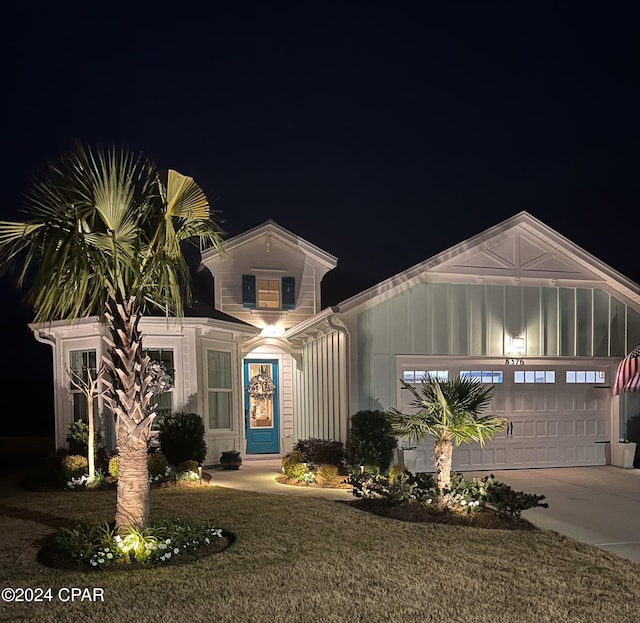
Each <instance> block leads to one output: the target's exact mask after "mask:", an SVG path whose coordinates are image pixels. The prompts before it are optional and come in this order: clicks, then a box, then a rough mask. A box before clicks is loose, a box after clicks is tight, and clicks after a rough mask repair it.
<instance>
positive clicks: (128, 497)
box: [0, 146, 221, 529]
mask: <svg viewBox="0 0 640 623" xmlns="http://www.w3.org/2000/svg"><path fill="white" fill-rule="evenodd" d="M26 207H27V213H28V215H29V220H26V221H24V222H6V221H5V222H0V268H3V269H6V268H8V267H16V268H17V269H18V275H17V281H18V286H19V287H23V286H25V285H27V286H28V288H27V289H28V291H29V295H30V296H29V298H30V302H31V303H32V305H33V307H34V309H35V320H36V322H46V321H50V320H61V319H67V320H73V319H75V318H81V317H87V316H91V315H95V314H98V315H99V316H100V317H101V318H102V319H104V321H105V322H106V324H107V327H108V329H109V333H110V335H111V338H110V339H108V338H105V342H106V343H107V346H108V351H107V352H108V356H106V357H103V362H104V365H105V366H106V368H107V374H106V375H105V378H104V379H103V383H104V385H105V386H106V389H105V391H104V394H103V395H104V400H105V401H106V403H107V405H108V406H109V408H110V409H111V411H112V413H113V414H114V416H115V420H116V442H117V448H118V454H119V477H118V493H117V502H116V517H115V521H116V529H121V528H124V527H126V526H134V527H137V528H140V529H141V528H144V527H145V526H146V524H147V520H148V513H149V483H148V474H147V441H148V438H149V432H150V430H151V424H152V422H153V419H154V417H155V413H154V409H153V405H152V402H151V398H152V396H153V391H152V389H151V381H152V379H151V376H150V374H148V372H147V366H148V364H149V358H148V357H146V356H144V355H143V347H142V334H141V332H140V330H139V328H138V325H139V322H140V319H141V318H142V316H143V314H144V313H145V311H148V310H149V309H156V310H161V311H163V312H164V313H165V314H167V315H171V316H179V315H181V314H182V313H183V309H184V308H183V306H184V304H185V303H187V302H188V301H189V298H190V288H189V283H190V275H189V269H188V266H187V264H186V262H185V259H184V257H183V255H182V249H181V245H183V244H186V243H189V242H191V241H196V242H197V243H199V244H200V247H201V248H202V247H203V246H204V245H207V244H211V245H214V246H216V247H217V248H218V249H219V250H221V231H220V229H219V226H218V225H217V223H216V222H215V221H214V220H213V219H212V217H211V214H210V208H209V203H208V202H207V199H206V197H205V195H204V193H203V192H202V189H201V188H200V187H199V186H198V185H197V184H196V183H195V182H194V180H193V179H191V178H189V177H185V176H184V175H181V174H179V173H177V172H175V171H171V170H170V171H168V172H160V171H158V170H157V169H156V168H155V166H153V165H152V164H151V163H150V162H147V161H145V160H143V159H141V158H137V157H134V156H132V155H131V154H129V153H127V152H123V151H118V150H116V149H113V148H112V149H109V150H106V151H105V150H97V151H91V150H88V149H84V148H83V147H81V146H78V147H77V148H75V149H74V150H72V151H71V152H70V153H69V154H68V155H66V156H64V157H63V158H62V159H61V161H60V162H59V163H57V164H56V165H54V166H51V167H50V169H49V174H48V177H47V178H45V179H44V180H43V181H36V182H35V184H34V185H33V188H32V189H31V191H30V193H29V195H28V196H27V201H26Z"/></svg>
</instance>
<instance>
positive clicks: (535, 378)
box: [513, 370, 556, 384]
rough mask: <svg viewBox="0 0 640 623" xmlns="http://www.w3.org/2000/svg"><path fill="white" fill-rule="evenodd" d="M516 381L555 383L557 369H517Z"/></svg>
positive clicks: (514, 378)
mask: <svg viewBox="0 0 640 623" xmlns="http://www.w3.org/2000/svg"><path fill="white" fill-rule="evenodd" d="M513 382H514V383H525V384H526V383H548V384H549V383H555V382H556V372H555V370H516V371H515V372H514V373H513Z"/></svg>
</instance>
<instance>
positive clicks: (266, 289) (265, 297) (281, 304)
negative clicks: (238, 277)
mask: <svg viewBox="0 0 640 623" xmlns="http://www.w3.org/2000/svg"><path fill="white" fill-rule="evenodd" d="M242 306H243V307H244V308H245V309H287V310H289V309H295V307H296V282H295V278H294V277H282V278H280V277H277V278H273V277H260V278H258V279H256V277H255V276H254V275H242Z"/></svg>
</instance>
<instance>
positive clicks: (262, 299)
mask: <svg viewBox="0 0 640 623" xmlns="http://www.w3.org/2000/svg"><path fill="white" fill-rule="evenodd" d="M224 248H225V253H224V255H220V254H218V253H215V252H213V251H209V252H205V253H204V254H203V257H202V265H201V271H200V272H201V274H200V277H201V278H204V279H207V278H210V279H212V280H213V286H212V287H211V294H212V297H213V300H208V301H199V302H198V303H197V304H196V305H194V308H193V309H192V310H190V312H189V317H185V318H181V319H165V318H150V317H146V318H144V319H143V320H142V323H141V326H142V329H143V332H144V335H145V337H144V346H145V349H147V351H148V353H149V355H150V356H151V357H152V358H153V359H158V360H162V361H163V362H165V364H166V365H167V367H168V368H170V369H171V370H172V371H174V373H175V384H174V387H173V388H172V390H171V391H170V392H166V393H165V394H162V395H160V396H159V397H158V403H159V407H160V412H161V413H163V412H170V411H192V412H196V413H199V414H201V416H202V417H203V420H204V424H205V429H206V441H207V447H208V453H207V459H206V462H207V464H214V463H216V462H217V460H218V457H219V454H220V451H221V450H224V449H230V448H236V449H239V450H241V451H242V452H243V453H244V454H246V455H279V454H282V453H284V452H286V451H287V450H289V449H290V448H291V445H292V444H293V443H294V442H295V440H297V439H304V438H309V437H318V438H324V439H333V440H339V441H343V442H346V440H347V436H348V422H349V417H350V416H351V415H352V414H353V413H355V412H357V411H359V410H362V409H387V408H389V407H397V408H399V409H406V408H408V404H407V400H408V396H407V394H408V392H407V390H404V389H402V385H401V383H400V380H399V379H403V380H404V381H405V382H407V383H420V381H421V380H422V379H423V378H425V376H426V375H435V376H437V377H438V378H442V379H447V378H453V377H455V376H457V375H461V376H467V377H470V378H473V379H477V380H478V381H479V382H482V383H487V384H489V383H490V384H492V385H493V386H494V387H495V393H494V399H493V403H492V405H491V408H492V411H493V412H494V413H496V414H498V415H503V416H504V417H506V418H507V419H508V421H509V426H508V428H507V430H506V431H505V432H504V433H503V434H501V435H500V436H498V437H497V438H495V439H494V440H493V441H492V442H489V443H487V444H486V445H485V446H484V447H482V448H481V447H479V446H478V445H476V444H473V445H470V446H461V447H460V448H458V449H457V450H456V452H455V453H454V461H455V465H454V467H455V468H456V469H458V470H462V471H464V470H490V469H507V468H514V469H517V468H531V467H561V466H579V465H602V464H604V463H605V461H606V456H605V455H606V453H605V450H606V449H607V448H609V447H611V449H612V450H613V462H614V464H615V463H616V461H617V458H616V457H617V456H618V451H619V450H620V448H619V447H618V445H619V444H618V442H619V440H620V439H621V438H623V437H625V436H626V432H625V425H626V421H627V420H628V418H629V417H631V416H632V415H635V414H638V413H640V400H639V396H638V394H633V395H631V394H627V395H623V396H613V395H612V391H611V388H612V386H613V381H614V376H615V371H616V368H617V365H618V363H619V362H620V360H621V359H622V358H623V357H624V356H625V355H626V354H627V353H628V352H629V351H630V350H631V349H632V348H634V347H635V346H636V345H637V344H639V343H640V286H638V285H637V284H635V283H633V282H631V281H630V280H629V279H627V278H626V277H624V276H623V275H621V274H619V273H617V272H616V271H614V270H613V269H611V268H610V267H608V266H606V265H605V264H603V263H602V262H600V261H599V260H597V259H596V258H595V257H593V256H591V255H590V254H588V253H587V252H586V251H584V250H583V249H581V248H579V247H578V246H577V245H575V244H573V243H572V242H571V241H569V240H567V239H566V238H564V237H563V236H561V235H560V234H558V233H557V232H555V231H554V230H552V229H551V228H549V227H547V226H546V225H544V224H543V223H541V222H540V221H538V220H537V219H535V218H534V217H532V216H531V215H529V214H527V213H526V212H522V213H519V214H517V215H515V216H514V217H512V218H510V219H508V220H506V221H504V222H502V223H500V224H498V225H496V226H495V227H492V228H490V229H489V230H487V231H485V232H483V233H481V234H479V235H477V236H474V237H473V238H471V239H469V240H466V241H464V242H462V243H460V244H459V245H456V246H455V247H453V248H451V249H449V250H447V251H445V252H444V253H441V254H439V255H437V256H435V257H432V258H430V259H428V260H425V261H424V262H422V263H420V264H418V265H416V266H414V267H412V268H409V269H408V270H406V271H404V272H403V273H400V274H398V275H396V276H394V277H391V278H390V279H387V280H386V281H384V282H382V283H380V284H378V285H376V286H374V287H373V288H370V289H369V290H367V291H365V292H363V293H361V294H358V295H356V296H354V297H352V298H350V299H348V300H346V301H344V302H342V303H340V304H339V305H337V306H335V307H331V308H327V309H324V310H322V308H321V302H320V284H321V281H322V278H323V276H324V275H325V274H326V273H327V272H328V271H329V270H332V269H333V268H334V267H335V266H336V264H337V260H336V258H334V257H333V256H331V255H330V254H328V253H326V252H324V251H322V250H321V249H319V248H317V247H315V246H314V245H313V244H311V243H309V242H307V241H305V240H303V239H301V238H300V237H298V236H296V235H295V234H293V233H292V232H289V231H288V230H286V229H284V228H282V227H280V226H279V225H277V224H276V223H274V222H273V221H267V222H266V223H264V224H263V225H261V226H259V227H256V228H254V229H252V230H250V231H248V232H246V233H244V234H241V235H240V236H236V237H234V238H231V239H229V240H227V241H226V242H225V244H224ZM32 329H33V331H34V333H35V335H36V337H37V339H40V340H41V341H45V342H46V343H49V344H50V345H51V346H52V347H53V357H54V384H55V413H56V446H58V447H60V446H63V445H64V443H65V436H66V430H67V426H68V424H69V423H70V422H71V421H73V419H74V418H76V419H77V418H81V417H83V416H86V404H85V403H83V400H82V398H83V396H82V395H81V394H78V393H75V392H74V391H73V390H72V388H71V386H70V384H69V379H68V374H67V372H66V369H67V368H71V369H74V370H80V369H82V368H83V367H84V368H89V369H91V368H92V367H93V366H95V364H96V361H99V359H100V356H101V354H102V353H103V352H104V348H105V346H104V344H103V342H102V339H101V336H102V334H103V333H104V327H103V326H102V325H101V324H100V323H99V322H98V321H97V319H95V318H90V319H85V320H82V321H80V322H77V323H72V324H68V323H67V324H63V323H58V324H56V323H53V324H50V325H47V326H46V327H43V326H35V325H34V326H32ZM265 378H267V379H270V381H271V383H272V385H271V383H270V390H269V392H268V396H267V398H266V399H264V398H261V397H260V396H259V395H258V394H255V391H256V388H257V389H258V390H260V389H261V385H260V379H265ZM98 411H99V412H100V413H103V411H104V406H103V405H102V404H101V401H100V399H98ZM101 417H102V420H105V421H103V422H102V425H103V430H104V431H105V438H107V439H111V441H112V431H111V428H112V423H110V422H109V421H108V420H109V417H106V416H104V415H102V416H101ZM609 444H611V446H609ZM430 455H431V447H430V444H428V443H427V444H423V445H421V446H418V447H416V448H412V449H410V450H406V451H405V452H404V460H405V462H406V463H407V466H408V467H409V468H410V469H412V470H413V471H426V470H428V469H430V468H431V458H430Z"/></svg>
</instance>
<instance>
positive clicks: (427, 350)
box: [353, 283, 640, 409]
mask: <svg viewBox="0 0 640 623" xmlns="http://www.w3.org/2000/svg"><path fill="white" fill-rule="evenodd" d="M356 326H357V329H356V332H357V333H356V335H357V345H358V352H357V353H356V354H355V357H356V360H357V376H356V378H355V379H354V381H355V382H356V383H357V394H356V395H355V397H354V400H356V404H354V405H353V408H354V409H378V408H387V407H389V406H391V405H392V403H393V402H394V401H395V387H396V384H397V379H395V355H397V354H412V353H415V354H425V355H477V356H485V355H486V356H498V357H500V356H503V355H505V338H506V337H508V336H510V335H513V336H518V335H519V336H523V337H525V339H526V352H525V355H526V356H530V357H531V356H548V357H557V356H563V357H575V356H587V357H588V356H612V357H622V356H624V354H626V353H628V352H629V351H630V350H631V349H632V348H634V347H635V346H636V345H637V344H638V343H640V313H639V312H638V311H636V310H633V309H630V308H628V307H627V306H626V305H625V304H624V303H622V302H620V301H618V300H616V299H614V298H613V297H611V296H610V295H609V294H608V293H606V292H604V291H603V290H594V289H590V288H580V289H576V288H554V287H529V286H517V285H516V286H501V285H482V284H472V285H471V284H470V285H467V284H443V283H422V284H418V285H416V286H415V287H413V288H411V289H409V290H407V291H405V292H403V293H402V294H400V295H398V296H396V297H393V298H391V299H389V300H387V301H383V302H381V303H380V304H379V305H376V306H375V307H372V308H371V309H368V310H366V311H364V312H362V313H360V314H359V315H358V316H357V321H356Z"/></svg>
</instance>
